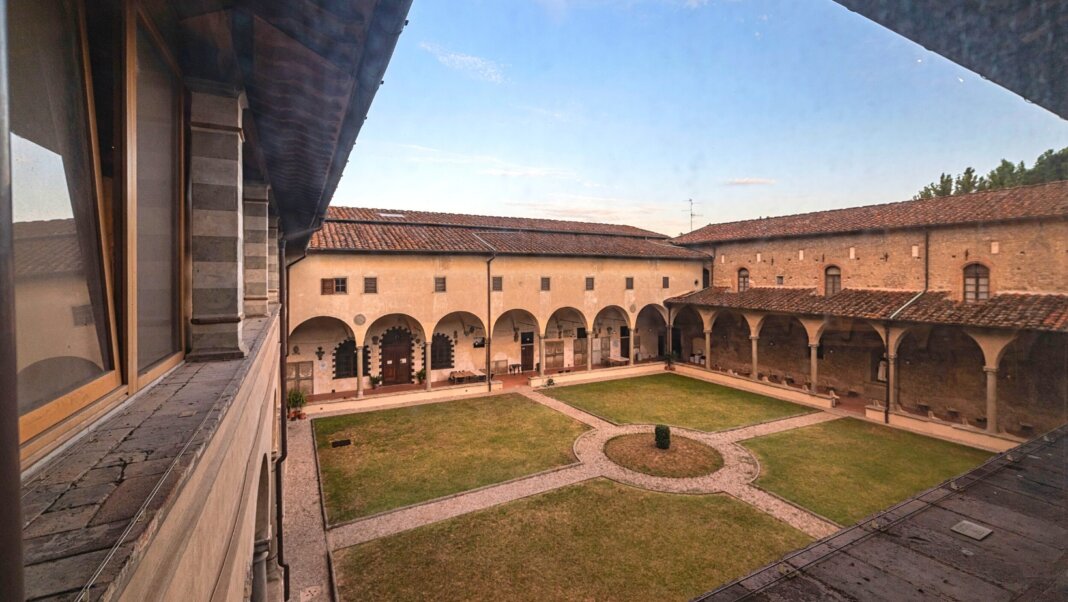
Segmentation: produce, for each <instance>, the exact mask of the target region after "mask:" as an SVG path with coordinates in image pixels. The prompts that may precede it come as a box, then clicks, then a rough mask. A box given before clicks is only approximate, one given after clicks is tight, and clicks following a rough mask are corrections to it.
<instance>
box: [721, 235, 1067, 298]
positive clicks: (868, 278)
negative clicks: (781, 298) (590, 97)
mask: <svg viewBox="0 0 1068 602" xmlns="http://www.w3.org/2000/svg"><path fill="white" fill-rule="evenodd" d="M995 243H996V244H995ZM914 246H915V247H916V249H915V253H916V255H915V256H914V250H913V247H914ZM701 249H702V250H704V251H708V252H713V253H715V254H716V255H717V257H716V259H715V265H714V270H713V284H714V285H715V286H722V287H728V288H731V289H734V288H735V287H736V285H737V274H738V270H739V269H741V268H746V269H748V270H749V278H750V284H751V286H767V287H773V286H777V285H778V284H777V277H779V276H781V277H782V279H783V283H782V286H787V287H805V288H816V289H818V290H820V292H822V291H823V288H822V287H823V279H824V270H825V269H826V268H827V267H828V266H831V265H834V266H837V267H839V268H840V269H841V270H842V286H843V287H845V288H880V289H906V290H921V289H922V288H923V282H924V253H926V249H925V248H924V234H923V231H921V230H904V231H895V232H885V233H867V234H843V235H833V236H818V237H817V236H814V237H804V238H794V239H780V240H768V241H750V242H737V243H720V244H717V245H705V246H703V247H701ZM802 252H803V257H802ZM973 262H981V263H984V264H985V265H987V266H988V267H990V268H991V290H992V292H993V293H995V294H996V293H997V292H1006V291H1027V292H1060V293H1068V278H1065V276H1064V274H1066V273H1068V221H1052V222H1026V223H1015V224H997V225H989V226H969V227H953V228H938V229H934V230H932V231H931V234H930V289H931V290H938V291H943V290H944V291H952V292H954V294H955V296H958V297H959V296H960V295H961V289H962V287H963V270H964V266H965V265H967V264H969V263H973Z"/></svg>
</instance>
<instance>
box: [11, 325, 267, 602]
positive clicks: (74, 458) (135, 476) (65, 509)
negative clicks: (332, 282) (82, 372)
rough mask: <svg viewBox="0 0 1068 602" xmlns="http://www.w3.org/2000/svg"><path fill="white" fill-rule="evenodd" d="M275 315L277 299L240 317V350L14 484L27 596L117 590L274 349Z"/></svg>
mask: <svg viewBox="0 0 1068 602" xmlns="http://www.w3.org/2000/svg"><path fill="white" fill-rule="evenodd" d="M276 321H277V306H273V307H272V308H271V315H269V316H266V317H263V318H252V319H246V320H245V324H244V339H245V343H246V345H247V346H248V348H249V353H248V355H247V356H246V357H244V358H242V359H237V360H231V361H221V362H215V363H193V362H186V363H184V364H182V365H180V366H179V367H178V368H176V369H175V370H174V371H173V372H171V373H170V374H169V375H167V376H166V377H164V378H163V380H161V381H160V382H158V383H156V384H155V385H154V386H152V387H150V388H148V389H145V390H143V391H141V392H139V393H138V394H137V395H135V396H134V398H133V399H131V400H130V402H129V403H128V405H127V406H126V407H124V408H123V409H122V410H121V411H120V412H118V413H116V414H114V415H112V416H109V417H107V418H105V419H104V420H101V421H100V422H98V423H97V424H96V425H95V426H94V428H93V430H92V432H91V433H89V434H88V435H87V436H86V437H85V438H84V439H83V440H81V441H79V442H78V443H76V444H75V445H73V446H71V447H70V448H68V449H67V450H65V451H63V453H61V454H60V455H58V456H56V457H55V458H53V459H51V460H50V461H49V462H48V464H47V465H46V466H44V467H42V468H41V469H40V470H39V471H37V472H36V473H35V474H34V476H33V477H31V478H30V479H29V480H28V481H27V482H25V483H24V484H23V487H22V497H23V545H24V548H25V556H26V559H25V562H26V596H27V599H29V600H33V599H37V598H45V597H52V596H61V595H73V594H75V593H77V592H78V591H80V590H82V589H83V588H85V587H86V586H87V585H91V589H90V590H89V594H90V596H89V597H90V598H91V599H98V598H110V597H113V596H114V595H115V594H117V593H118V591H119V590H120V589H121V587H117V585H118V584H119V583H120V582H121V579H122V576H123V575H127V576H128V574H129V573H131V572H132V571H131V570H130V566H131V563H136V561H137V559H138V558H139V557H140V553H142V552H143V550H144V549H145V548H146V547H147V546H148V544H149V543H150V542H151V541H152V538H153V537H154V535H155V533H156V532H157V531H158V529H159V526H160V523H161V522H162V520H163V519H162V518H161V516H162V514H163V513H165V512H166V508H167V507H169V505H170V504H171V503H173V501H174V500H175V499H176V498H177V496H178V494H179V493H180V492H181V491H182V486H183V484H184V483H185V482H186V480H187V479H188V477H189V475H190V474H192V473H193V471H194V470H195V469H196V467H197V465H198V462H199V461H200V458H201V456H202V454H203V451H204V449H205V448H206V447H207V445H208V443H209V442H211V441H212V438H213V436H214V434H215V432H216V431H217V429H218V427H219V425H220V423H221V422H222V420H223V418H224V417H225V416H226V415H227V413H228V411H229V410H230V408H231V406H232V404H233V401H234V399H235V397H236V395H237V393H238V391H239V390H240V389H241V388H242V386H243V385H244V384H245V381H246V380H247V376H248V374H249V370H250V369H251V367H252V366H253V364H254V363H255V362H256V360H257V358H259V357H260V356H261V354H263V353H271V352H272V351H274V350H275V349H276V347H275V346H274V345H273V344H271V342H268V341H266V340H265V339H266V335H267V333H269V332H272V330H273V326H274V323H275V322H276ZM265 343H267V344H265ZM94 575H96V577H95V580H94V579H93V576H94Z"/></svg>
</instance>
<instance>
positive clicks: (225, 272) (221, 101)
mask: <svg viewBox="0 0 1068 602" xmlns="http://www.w3.org/2000/svg"><path fill="white" fill-rule="evenodd" d="M194 88H195V86H194ZM190 98H191V106H190V137H189V155H190V161H189V182H190V187H191V194H192V205H193V212H192V213H193V214H192V238H193V248H192V255H193V316H192V318H191V319H190V324H191V329H190V334H191V337H190V338H191V350H190V353H189V354H188V355H187V356H186V359H188V360H190V361H212V360H230V359H237V358H241V357H244V356H245V353H246V352H247V349H246V348H245V343H244V341H243V340H242V332H241V322H242V319H243V318H244V297H245V291H244V277H243V275H242V271H243V268H244V249H243V242H244V240H243V239H244V227H243V223H242V221H243V220H242V209H243V208H242V203H241V201H242V196H243V195H242V175H241V144H242V142H243V139H244V137H243V135H242V132H241V111H242V108H243V104H244V99H243V97H239V96H238V95H237V94H236V93H233V92H231V93H227V92H223V91H219V90H211V91H201V90H196V89H194V90H193V91H192V92H191V94H190Z"/></svg>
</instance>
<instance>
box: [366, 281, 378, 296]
mask: <svg viewBox="0 0 1068 602" xmlns="http://www.w3.org/2000/svg"><path fill="white" fill-rule="evenodd" d="M363 292H364V294H367V295H374V294H376V293H378V278H376V277H367V278H364V279H363Z"/></svg>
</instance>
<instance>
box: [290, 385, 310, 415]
mask: <svg viewBox="0 0 1068 602" xmlns="http://www.w3.org/2000/svg"><path fill="white" fill-rule="evenodd" d="M307 402H308V400H307V398H306V397H304V391H301V390H300V389H290V390H289V394H288V395H286V406H287V407H289V409H291V410H299V409H301V408H303V407H304V404H306V403H307Z"/></svg>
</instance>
